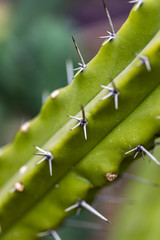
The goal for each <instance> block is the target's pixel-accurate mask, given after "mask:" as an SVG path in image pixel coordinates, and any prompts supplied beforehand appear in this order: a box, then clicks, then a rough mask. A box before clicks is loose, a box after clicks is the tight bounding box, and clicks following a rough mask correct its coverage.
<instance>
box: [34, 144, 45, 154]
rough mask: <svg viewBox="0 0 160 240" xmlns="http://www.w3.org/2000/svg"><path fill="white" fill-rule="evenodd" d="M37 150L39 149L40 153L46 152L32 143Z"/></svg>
mask: <svg viewBox="0 0 160 240" xmlns="http://www.w3.org/2000/svg"><path fill="white" fill-rule="evenodd" d="M33 146H34V147H35V148H36V149H37V150H38V151H40V152H42V153H46V151H44V150H43V149H42V148H40V147H37V146H35V145H33Z"/></svg>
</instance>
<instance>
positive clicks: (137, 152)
mask: <svg viewBox="0 0 160 240" xmlns="http://www.w3.org/2000/svg"><path fill="white" fill-rule="evenodd" d="M138 153H139V151H137V152H136V153H135V155H134V159H135V158H136V157H137V155H138Z"/></svg>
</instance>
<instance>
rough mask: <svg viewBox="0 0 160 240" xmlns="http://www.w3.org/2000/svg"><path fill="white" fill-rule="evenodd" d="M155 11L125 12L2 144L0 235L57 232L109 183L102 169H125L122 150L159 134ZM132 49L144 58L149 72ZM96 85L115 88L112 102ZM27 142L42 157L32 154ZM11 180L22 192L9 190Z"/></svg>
mask: <svg viewBox="0 0 160 240" xmlns="http://www.w3.org/2000/svg"><path fill="white" fill-rule="evenodd" d="M159 11H160V2H159V0H152V1H151V0H146V1H145V2H144V4H142V5H141V7H139V8H138V9H137V10H136V11H131V14H130V16H129V18H128V20H127V21H126V23H125V24H124V25H123V26H122V28H121V29H120V31H119V32H118V33H117V37H116V38H115V39H113V40H112V41H110V42H108V43H107V44H105V45H104V46H102V47H101V49H100V51H99V53H98V54H97V56H96V57H95V58H94V59H93V60H92V61H91V62H90V63H88V64H87V66H86V68H85V69H83V71H81V72H80V73H79V74H78V75H77V76H76V78H75V79H74V81H73V83H72V84H70V85H69V86H68V87H66V88H64V89H59V90H56V91H54V92H53V93H52V94H51V95H50V96H49V98H48V99H47V101H46V103H45V104H44V106H43V107H42V110H41V112H40V114H39V115H38V117H36V118H35V119H33V120H32V121H31V122H27V123H26V124H25V125H22V126H21V128H20V131H19V132H18V133H17V135H16V137H15V139H14V141H13V143H11V144H9V145H8V146H6V147H4V148H3V149H2V152H1V156H0V176H1V181H0V186H1V189H0V225H1V229H2V233H1V239H2V240H10V239H12V240H14V239H21V240H22V239H23V240H28V239H35V237H36V236H37V234H38V233H39V232H43V231H44V232H46V231H48V230H51V229H55V228H56V227H57V226H58V225H59V224H60V223H61V222H62V221H63V219H64V218H65V217H66V216H67V215H68V214H69V213H66V212H65V209H67V208H68V207H70V206H72V205H74V204H75V203H77V201H78V199H81V200H85V201H86V202H87V203H88V202H90V201H91V200H92V199H93V198H94V196H95V194H96V193H97V192H98V190H99V189H100V188H101V187H102V186H107V185H108V184H110V182H111V181H110V180H107V178H106V177H105V176H107V173H113V174H115V176H118V175H119V174H121V173H122V172H123V171H125V169H126V168H127V167H128V166H129V165H130V164H131V162H132V161H133V160H134V159H133V154H129V155H126V154H125V153H126V152H128V151H130V150H131V149H133V148H135V147H137V146H138V145H142V146H143V147H144V148H145V149H149V148H150V147H151V146H152V143H153V141H154V139H155V138H156V137H157V134H159V132H160V121H159V120H158V119H157V118H156V117H157V116H160V108H159V101H160V94H159V93H160V78H159V73H160V69H159V65H160V40H159V39H160V32H159V29H160V15H159ZM142 29H143V31H142ZM133 42H134V44H133ZM136 54H140V55H141V56H146V57H147V58H148V59H149V63H150V67H151V71H148V70H147V68H146V65H145V64H144V63H143V64H141V63H142V62H141V61H142V60H141V59H140V58H139V56H136ZM113 83H114V86H113ZM100 85H102V86H107V87H108V89H113V90H115V89H116V91H117V93H119V96H118V99H117V100H116V101H117V104H118V105H117V104H116V105H115V103H114V100H115V99H114V96H115V95H114V94H115V91H112V95H111V96H110V97H109V98H106V96H107V95H108V94H109V91H108V90H107V89H102V88H101V86H100ZM113 93H114V94H113ZM105 98H106V99H105ZM82 105H83V107H84V110H83V108H82V112H83V116H82V112H81V106H82ZM115 106H117V107H116V108H117V109H115ZM68 114H71V116H72V117H73V116H74V117H76V118H77V119H82V120H83V123H84V120H86V121H85V123H87V126H86V133H87V135H86V136H87V138H86V137H85V138H84V131H83V130H84V129H83V128H82V127H83V126H84V125H82V124H80V126H77V127H76V128H74V126H75V119H69V118H68V117H67V116H66V115H68ZM77 123H78V122H77ZM73 128H74V129H73ZM71 129H73V130H72V131H70V130H71ZM33 145H36V146H38V147H36V148H37V149H38V150H39V151H40V152H39V155H40V154H41V155H43V156H42V158H39V156H35V155H34V154H36V155H37V154H38V153H37V150H36V149H35V148H34V147H33ZM43 151H44V152H43ZM43 157H44V159H43ZM42 160H47V161H42ZM39 161H42V162H41V164H39V165H37V163H38V162H39ZM48 162H49V166H50V168H49V169H50V171H49V170H48ZM51 165H52V166H51ZM52 171H53V172H52ZM16 182H19V183H21V184H23V185H24V189H23V191H21V192H20V191H17V189H16V191H11V189H13V188H14V186H15V183H16ZM107 218H108V219H109V216H107Z"/></svg>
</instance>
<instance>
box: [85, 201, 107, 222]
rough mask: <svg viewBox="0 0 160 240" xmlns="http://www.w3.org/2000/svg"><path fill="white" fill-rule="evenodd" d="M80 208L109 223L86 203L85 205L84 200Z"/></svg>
mask: <svg viewBox="0 0 160 240" xmlns="http://www.w3.org/2000/svg"><path fill="white" fill-rule="evenodd" d="M81 206H82V207H84V208H85V209H87V210H88V211H89V212H91V213H93V214H94V215H96V216H97V217H99V218H101V219H102V220H104V221H105V222H109V220H108V219H107V218H105V217H104V216H103V215H102V214H100V213H99V212H98V211H96V210H95V209H94V208H93V207H91V206H90V205H89V204H88V203H86V202H85V201H84V200H83V201H81Z"/></svg>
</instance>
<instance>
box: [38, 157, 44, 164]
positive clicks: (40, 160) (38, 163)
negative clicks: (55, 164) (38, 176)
mask: <svg viewBox="0 0 160 240" xmlns="http://www.w3.org/2000/svg"><path fill="white" fill-rule="evenodd" d="M45 160H46V157H44V158H42V159H41V160H40V161H39V162H37V163H36V164H37V165H38V164H40V163H41V162H43V161H45Z"/></svg>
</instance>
